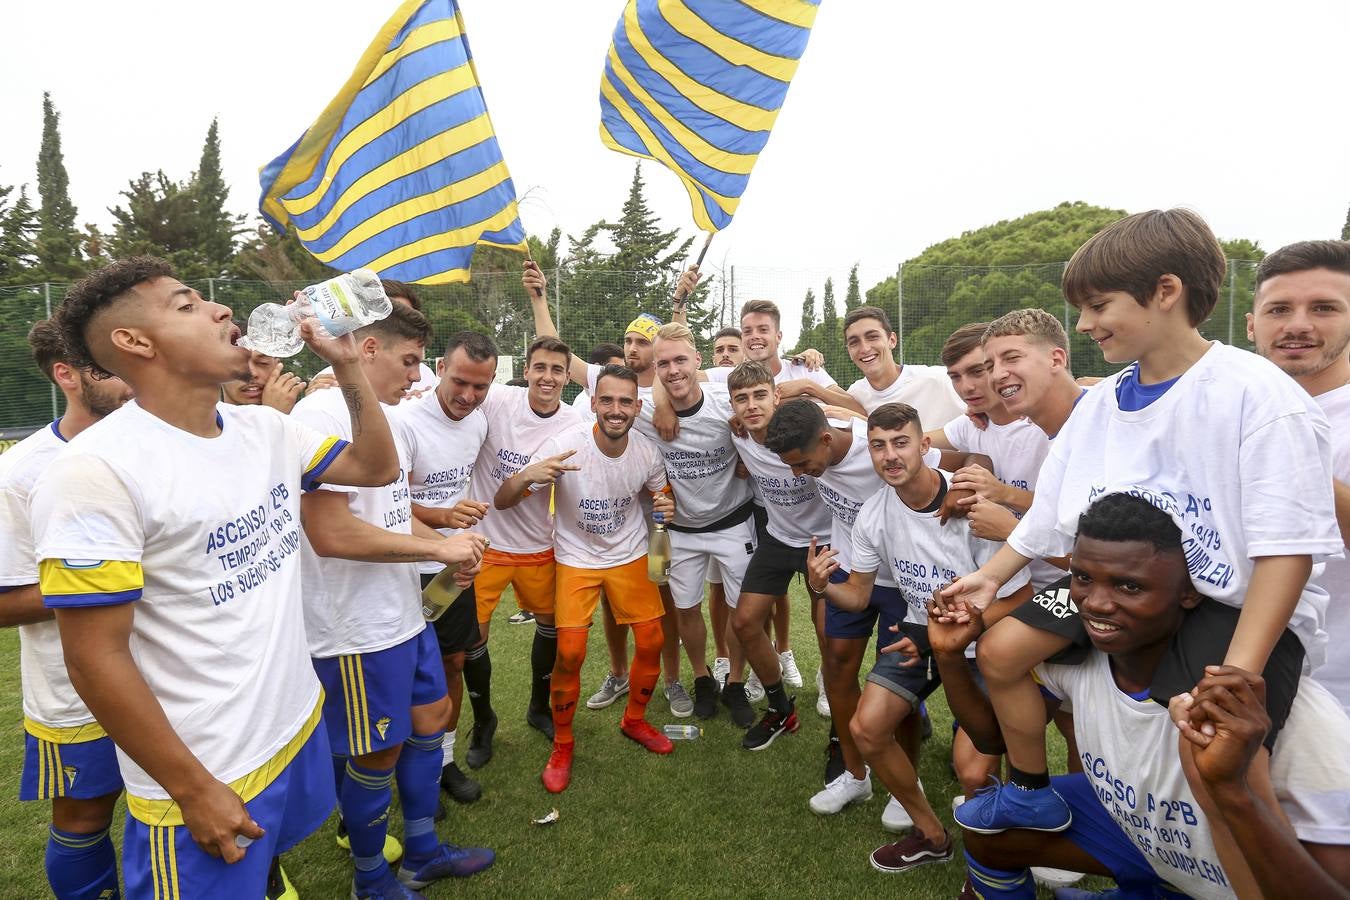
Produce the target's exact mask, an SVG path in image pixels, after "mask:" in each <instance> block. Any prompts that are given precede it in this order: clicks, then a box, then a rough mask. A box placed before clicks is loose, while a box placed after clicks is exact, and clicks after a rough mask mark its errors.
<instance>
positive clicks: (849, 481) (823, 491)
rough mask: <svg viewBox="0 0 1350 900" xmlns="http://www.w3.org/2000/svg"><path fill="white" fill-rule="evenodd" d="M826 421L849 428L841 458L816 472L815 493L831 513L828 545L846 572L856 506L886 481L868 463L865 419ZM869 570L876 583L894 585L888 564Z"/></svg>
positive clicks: (856, 513)
mask: <svg viewBox="0 0 1350 900" xmlns="http://www.w3.org/2000/svg"><path fill="white" fill-rule="evenodd" d="M830 425H831V426H833V427H835V428H848V429H850V430H851V432H852V435H853V438H852V440H850V441H849V445H848V452H847V453H845V454H844V458H843V459H841V460H839V462H837V463H835V464H834V465H832V466H829V467H827V468H826V469H825V471H824V472H822V473H821V474H820V475H818V476H816V493H818V494H819V495H820V499H821V500H823V501H825V505H826V506H828V507H829V508H830V512H831V513H832V514H833V516H834V521H833V522H832V523H831V525H830V546H831V547H833V548H834V551H835V554H836V556H835V559H836V560H837V561H838V563H839V566H840V568H842V569H843V570H844V571H845V572H848V571H851V570H852V568H853V566H852V561H853V529H854V527H855V525H854V520H855V519H856V518H857V517H858V510H860V509H862V507H863V504H864V503H866V502H867V498H869V497H871V496H872V495H873V494H875V493H876V492H877V491H878V490H880V489H881V488H883V487H885V486H886V482H884V481H882V480H881V476H880V475H878V474H877V470H876V467H875V466H873V465H872V454H871V453H870V452H868V449H867V422H865V421H864V420H862V419H850V420H848V421H847V422H836V421H833V420H830ZM869 571H874V572H876V573H877V581H876V583H877V584H879V585H881V586H882V587H895V580H894V579H893V578H892V577H891V572H890V569H889V568H887V567H884V566H883V567H881V568H878V569H871V570H869Z"/></svg>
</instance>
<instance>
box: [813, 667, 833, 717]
mask: <svg viewBox="0 0 1350 900" xmlns="http://www.w3.org/2000/svg"><path fill="white" fill-rule="evenodd" d="M816 714H817V715H818V716H820V717H821V718H822V719H828V718H829V717H830V698H829V697H826V696H825V673H824V672H822V671H821V670H820V669H816Z"/></svg>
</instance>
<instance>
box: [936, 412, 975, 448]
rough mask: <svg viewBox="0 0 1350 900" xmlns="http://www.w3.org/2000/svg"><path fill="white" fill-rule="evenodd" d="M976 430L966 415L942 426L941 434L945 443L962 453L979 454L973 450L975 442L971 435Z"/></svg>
mask: <svg viewBox="0 0 1350 900" xmlns="http://www.w3.org/2000/svg"><path fill="white" fill-rule="evenodd" d="M977 430H978V429H976V427H975V423H974V422H972V421H970V416H967V415H959V416H957V417H956V418H955V419H952V420H951V421H950V422H948V423H947V424H946V425H943V426H942V433H943V434H944V435H946V436H947V443H949V444H951V445H952V446H953V447H955V448H956V449H957V450H959V451H961V452H962V453H977V452H979V451H977V450H976V449H975V441H974V439H973V436H972V434H971V433H972V432H974V431H977Z"/></svg>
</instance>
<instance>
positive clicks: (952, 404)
mask: <svg viewBox="0 0 1350 900" xmlns="http://www.w3.org/2000/svg"><path fill="white" fill-rule="evenodd" d="M898 340H899V339H898V338H897V336H896V334H895V332H894V331H892V330H891V320H890V317H889V316H887V315H886V311H885V310H883V309H880V308H878V307H875V306H860V307H858V308H857V309H855V310H853V311H852V312H850V313H849V314H848V315H846V316H844V347H845V349H847V350H848V356H849V359H851V360H853V364H854V365H856V366H857V367H858V369H859V370H860V371H861V372H862V373H863V377H862V378H859V379H858V380H857V381H855V382H853V384H851V385H849V388H848V392H849V395H850V396H852V397H853V398H854V399H855V400H857V401H858V403H859V405H861V406H862V410H863V412H864V413H870V412H871V411H872V410H874V409H876V408H877V407H879V406H881V405H882V404H883V403H906V404H908V405H910V406H912V407H914V408H915V409H917V410H918V411H919V416H920V417H921V418H922V419H923V421H925V422H934V423H936V422H950V421H951V420H952V419H954V418H956V417H957V416H959V415H961V413H962V409H961V399H960V398H959V397H957V396H956V391H955V390H954V389H953V388H952V383H951V379H949V378H948V377H947V372H946V370H945V369H944V368H943V367H942V366H920V365H914V364H912V363H910V364H905V365H901V364H900V363H897V362H896V361H895V348H896V345H897V343H898Z"/></svg>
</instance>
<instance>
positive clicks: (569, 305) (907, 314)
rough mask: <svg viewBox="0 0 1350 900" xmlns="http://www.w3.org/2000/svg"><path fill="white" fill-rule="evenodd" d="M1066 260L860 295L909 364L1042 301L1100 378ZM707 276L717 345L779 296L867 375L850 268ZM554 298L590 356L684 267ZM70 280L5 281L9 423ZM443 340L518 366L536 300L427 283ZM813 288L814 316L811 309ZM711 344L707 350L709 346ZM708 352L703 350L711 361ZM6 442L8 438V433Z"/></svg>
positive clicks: (1077, 365)
mask: <svg viewBox="0 0 1350 900" xmlns="http://www.w3.org/2000/svg"><path fill="white" fill-rule="evenodd" d="M1063 270H1064V263H1044V264H1035V265H1018V266H920V265H909V266H898V267H896V269H895V270H894V271H893V272H892V273H891V274H890V275H889V276H888V277H883V278H882V279H881V280H880V281H879V283H876V284H875V285H874V286H873V287H871V288H870V289H864V291H863V292H860V293H862V296H860V297H859V298H858V300H859V302H862V303H866V304H871V305H876V306H880V307H881V308H883V309H884V310H886V312H887V314H888V315H890V316H891V318H892V323H893V324H894V326H895V328H896V330H897V331H898V332H899V333H900V335H901V345H900V346H901V350H900V358H901V360H902V361H904V362H913V363H927V364H937V363H938V362H939V350H940V348H941V346H942V343H943V341H944V340H945V339H946V337H947V335H949V334H950V333H951V332H952V331H953V330H955V329H956V328H957V327H959V326H961V325H964V324H966V323H967V322H974V321H989V320H991V319H993V318H996V317H998V316H999V315H1002V314H1003V313H1005V312H1008V311H1009V310H1012V309H1017V308H1021V307H1030V306H1038V307H1041V308H1043V309H1046V310H1048V311H1050V312H1052V313H1054V314H1055V315H1056V316H1058V317H1060V318H1061V320H1062V321H1063V322H1064V324H1065V327H1066V328H1067V329H1068V331H1069V333H1070V335H1071V356H1072V363H1073V368H1074V372H1075V374H1079V375H1105V374H1109V372H1110V371H1111V369H1112V367H1110V366H1108V365H1107V364H1106V363H1105V362H1103V360H1102V358H1101V354H1100V353H1098V352H1097V350H1096V348H1095V347H1093V346H1092V344H1091V343H1090V342H1089V341H1088V340H1087V339H1086V338H1083V337H1079V336H1074V333H1073V326H1074V323H1075V321H1076V319H1077V315H1076V313H1075V311H1074V310H1073V308H1072V307H1070V306H1069V305H1068V304H1067V303H1066V302H1065V301H1064V298H1063V295H1062V294H1061V293H1060V289H1059V285H1060V278H1061V276H1062V274H1063ZM705 271H710V275H709V277H707V278H706V279H705V281H704V283H703V285H702V286H701V288H700V292H699V294H698V296H697V299H696V302H695V303H694V304H692V305H691V316H690V318H691V326H692V327H693V328H694V330H695V332H696V333H697V334H699V335H700V337H702V338H704V339H705V340H706V345H710V344H711V338H712V336H713V335H714V334H715V333H716V331H717V330H718V329H719V328H720V327H723V326H727V325H737V324H739V316H738V311H739V308H740V304H741V303H744V302H745V301H746V300H750V299H771V300H774V301H775V302H776V303H778V305H779V307H780V309H781V310H782V315H783V323H782V325H783V331H784V332H785V339H784V351H785V352H786V351H788V350H790V349H792V348H794V347H798V348H800V347H804V346H815V348H816V349H818V350H820V351H821V352H822V353H823V354H824V355H825V357H826V365H827V367H828V368H829V370H830V374H831V375H833V376H834V378H835V379H836V380H837V381H839V382H840V383H841V384H843V385H845V386H847V385H848V384H850V383H851V382H852V381H853V380H855V379H857V378H858V377H860V375H859V372H858V370H857V369H856V368H855V367H854V366H853V363H852V361H850V360H849V358H848V354H847V353H846V352H845V350H844V346H843V335H842V321H841V320H842V317H843V315H844V314H845V312H846V311H847V305H848V298H847V297H846V294H845V288H844V277H846V275H847V272H846V271H844V272H831V271H825V270H787V269H776V268H765V267H754V266H724V267H723V268H721V269H716V268H714V267H710V266H705ZM545 274H546V275H547V276H548V279H549V286H548V294H549V305H550V308H551V311H552V313H553V318H554V321H555V323H557V326H558V330H559V332H560V334H561V335H562V337H563V339H564V340H566V341H568V342H569V343H570V344H571V345H572V347H573V349H574V351H575V352H576V353H578V354H579V355H581V356H583V357H584V356H585V355H586V354H587V353H588V352H589V351H590V349H591V347H592V346H594V345H595V344H596V343H599V342H601V341H613V342H621V341H622V339H623V330H624V327H625V325H627V323H628V322H629V321H631V320H632V319H633V318H634V317H636V316H637V315H638V314H639V313H641V312H652V313H655V314H657V315H658V316H660V317H661V318H663V319H664V318H666V316H667V314H668V311H669V301H668V298H669V296H670V293H671V290H672V288H673V286H674V280H675V275H676V273H674V272H669V273H662V274H658V275H653V274H652V273H635V272H616V271H612V270H579V269H575V268H570V267H566V266H564V267H563V268H562V269H552V270H549V271H546V273H545ZM1255 275H1256V263H1254V262H1250V261H1245V260H1241V261H1232V262H1230V263H1229V265H1228V275H1227V277H1226V279H1225V283H1224V288H1223V291H1222V292H1221V295H1220V298H1219V304H1218V307H1217V308H1216V309H1215V311H1214V313H1213V314H1212V315H1211V316H1210V318H1209V319H1208V321H1206V322H1205V324H1204V325H1203V326H1202V328H1201V331H1202V332H1203V333H1204V335H1205V336H1206V337H1208V338H1213V339H1218V340H1222V341H1225V342H1227V343H1230V344H1234V345H1236V346H1239V347H1249V346H1250V345H1249V343H1248V342H1247V339H1246V334H1247V332H1246V323H1245V320H1244V314H1245V313H1247V312H1248V311H1250V309H1251V298H1252V289H1253V285H1254V283H1255ZM830 276H833V281H834V285H833V286H834V308H835V311H836V313H837V316H838V317H839V319H837V320H836V321H834V322H833V323H831V322H822V321H821V317H822V315H823V313H824V312H825V311H826V309H827V306H826V302H825V296H824V295H825V289H824V287H825V281H826V278H827V277H830ZM190 284H191V286H192V287H195V288H196V289H197V290H199V291H200V292H201V293H202V295H203V296H204V297H207V298H209V299H213V300H215V301H217V302H220V303H224V304H226V305H228V306H230V307H231V308H232V309H233V311H234V314H235V316H236V318H240V319H246V318H247V317H248V314H249V312H251V311H252V310H253V308H254V307H256V306H257V305H258V304H260V303H264V302H268V301H281V302H284V300H285V299H287V298H289V297H290V296H291V294H292V292H294V291H296V290H298V289H300V288H302V287H304V284H303V283H299V282H296V283H288V282H263V281H237V280H226V279H208V280H206V281H200V282H190ZM68 287H69V286H68V285H65V284H55V283H51V284H39V285H29V286H24V287H11V288H0V429H7V428H10V429H12V428H23V427H25V426H26V427H33V426H39V425H41V424H43V423H45V422H48V421H50V420H51V419H52V418H54V417H55V416H58V415H60V412H61V408H62V405H63V398H62V397H61V395H60V393H59V392H58V391H56V389H55V388H54V387H53V386H52V385H51V384H50V383H48V382H47V381H46V379H45V378H43V377H42V375H41V373H39V372H38V371H37V369H36V368H35V367H34V366H33V364H32V358H31V355H30V354H29V351H28V345H27V341H26V336H27V334H28V329H29V328H30V327H31V325H32V324H33V323H34V322H36V321H37V320H39V319H42V318H45V317H46V316H48V315H49V314H50V313H51V311H52V310H53V309H55V308H57V307H58V306H59V305H60V303H61V300H62V299H63V298H64V297H65V293H66V290H67V288H68ZM416 290H417V293H418V295H419V296H420V298H421V299H422V304H423V309H424V312H426V313H427V316H428V318H429V319H430V320H431V323H432V328H433V331H434V333H435V339H434V340H433V342H432V345H431V346H430V347H428V348H427V356H428V357H429V358H432V357H435V356H436V355H438V354H439V353H440V352H441V350H442V349H443V348H444V346H445V342H446V340H447V338H448V337H449V336H450V335H451V334H452V333H454V332H456V331H459V330H462V329H466V328H467V329H473V330H478V331H483V332H485V333H488V334H491V335H492V336H493V338H494V340H496V342H497V345H498V347H499V348H500V349H501V352H502V354H503V355H507V356H511V357H513V358H514V363H515V371H516V373H517V374H518V373H519V372H520V370H521V367H522V364H523V358H522V357H523V354H524V350H525V347H526V346H527V345H528V344H529V341H530V339H531V338H532V337H533V336H534V321H533V316H532V314H531V310H530V304H529V300H528V299H527V298H526V296H525V293H524V291H523V289H522V288H521V285H520V279H519V275H518V274H516V273H514V272H491V273H486V274H476V275H475V276H474V280H473V282H472V283H470V284H465V285H441V286H418V287H417V288H416ZM808 290H810V291H811V292H812V293H813V295H814V312H813V315H811V316H810V317H809V318H808V317H806V316H804V315H803V305H804V304H803V300H804V298H805V296H806V292H807V291H808ZM705 349H706V347H705ZM706 357H707V354H706V353H705V358H706ZM289 365H290V366H291V368H292V369H294V370H295V371H296V372H297V373H299V374H300V375H301V376H302V377H304V376H308V375H310V374H312V373H313V372H315V371H317V369H318V368H320V366H321V365H322V363H321V362H320V361H319V360H317V359H315V358H314V357H312V356H311V355H309V354H308V352H306V353H303V354H301V355H300V356H297V357H295V358H294V360H292V361H290V363H289ZM0 437H3V435H0Z"/></svg>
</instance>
